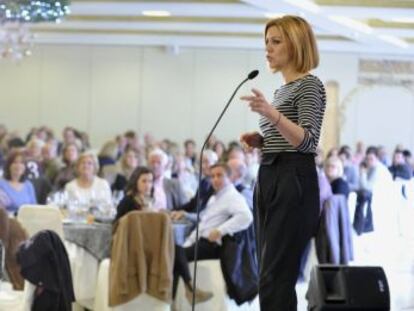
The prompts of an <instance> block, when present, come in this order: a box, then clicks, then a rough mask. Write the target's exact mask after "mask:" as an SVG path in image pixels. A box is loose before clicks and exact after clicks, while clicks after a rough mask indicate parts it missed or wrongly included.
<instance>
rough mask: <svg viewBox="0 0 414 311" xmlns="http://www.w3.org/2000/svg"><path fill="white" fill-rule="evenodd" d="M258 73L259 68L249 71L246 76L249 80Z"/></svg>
mask: <svg viewBox="0 0 414 311" xmlns="http://www.w3.org/2000/svg"><path fill="white" fill-rule="evenodd" d="M258 74H259V70H253V71H252V72H251V73H249V75H248V76H247V78H248V79H249V80H253V79H254V78H256V77H257V75H258Z"/></svg>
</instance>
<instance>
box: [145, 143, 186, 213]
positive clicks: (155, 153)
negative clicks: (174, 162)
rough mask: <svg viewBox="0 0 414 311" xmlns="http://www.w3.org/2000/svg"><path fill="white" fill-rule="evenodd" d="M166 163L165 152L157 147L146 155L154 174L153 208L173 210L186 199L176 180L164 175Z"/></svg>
mask: <svg viewBox="0 0 414 311" xmlns="http://www.w3.org/2000/svg"><path fill="white" fill-rule="evenodd" d="M167 165H168V156H167V154H166V153H165V152H164V151H162V150H161V149H159V148H155V149H153V150H152V151H151V152H150V153H149V155H148V166H149V168H150V169H151V170H152V172H153V174H154V204H153V209H154V210H157V211H161V210H173V209H177V208H178V207H179V206H181V205H183V204H185V203H186V202H187V199H186V197H185V194H184V191H183V189H182V187H181V185H180V183H179V182H178V181H177V180H173V179H171V178H167V177H165V175H166V169H167Z"/></svg>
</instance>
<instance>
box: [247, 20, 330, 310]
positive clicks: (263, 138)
mask: <svg viewBox="0 0 414 311" xmlns="http://www.w3.org/2000/svg"><path fill="white" fill-rule="evenodd" d="M264 37H265V38H264V39H265V45H266V59H267V61H268V65H269V67H270V69H271V71H273V72H274V73H276V72H280V73H281V74H282V76H283V80H284V84H283V85H282V86H280V87H279V88H278V89H277V90H276V91H275V93H274V98H273V100H272V102H269V101H267V99H266V98H265V97H264V95H263V94H262V92H261V91H259V90H258V89H252V94H251V95H248V96H243V97H242V98H241V99H242V100H245V101H246V102H247V103H248V104H249V107H250V109H251V110H252V111H253V112H256V113H258V114H259V115H260V117H261V118H260V122H259V125H260V129H261V132H262V134H260V133H258V132H251V133H245V134H243V135H242V136H241V141H242V143H243V144H244V145H245V147H247V148H248V149H251V148H260V149H261V151H262V154H263V155H262V160H261V165H260V168H259V172H258V180H257V184H256V194H257V196H256V208H255V210H256V226H255V227H256V234H257V235H258V239H257V240H258V245H257V249H258V258H259V260H260V265H259V266H260V282H259V298H260V309H261V310H262V311H266V310H269V311H270V310H271V311H273V310H284V311H288V310H289V311H291V310H296V309H297V299H296V292H295V284H296V280H297V279H298V274H299V267H300V259H301V256H302V253H303V251H304V249H305V247H306V245H307V244H308V242H309V240H310V238H311V237H312V235H313V234H314V233H315V231H316V228H317V225H318V218H319V187H318V176H317V173H316V168H315V159H314V156H315V153H316V146H317V145H318V141H319V136H320V129H321V126H322V120H323V116H324V112H325V105H326V95H325V88H324V86H323V83H322V82H321V81H320V80H319V79H318V78H317V77H316V76H314V75H313V74H311V73H310V70H312V69H314V68H316V67H317V66H318V63H319V54H318V49H317V46H316V39H315V36H314V34H313V31H312V29H311V27H310V25H309V24H308V22H306V21H305V20H304V19H303V18H301V17H299V16H289V15H285V16H283V17H280V18H275V19H272V20H270V21H269V22H268V23H267V24H266V27H265V33H264Z"/></svg>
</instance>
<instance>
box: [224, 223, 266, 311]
mask: <svg viewBox="0 0 414 311" xmlns="http://www.w3.org/2000/svg"><path fill="white" fill-rule="evenodd" d="M220 265H221V270H222V272H223V277H224V280H225V282H226V286H227V294H228V295H229V297H230V298H231V299H234V301H236V303H237V304H238V305H241V304H243V303H245V302H246V301H252V300H253V299H254V298H255V297H256V296H257V293H258V284H259V273H258V272H259V270H258V264H257V259H256V240H255V238H254V229H253V226H250V227H249V228H247V229H246V230H243V231H240V232H238V233H236V234H234V235H233V236H229V235H226V236H224V237H223V245H222V247H221V253H220Z"/></svg>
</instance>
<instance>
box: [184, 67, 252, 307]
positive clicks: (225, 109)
mask: <svg viewBox="0 0 414 311" xmlns="http://www.w3.org/2000/svg"><path fill="white" fill-rule="evenodd" d="M258 74H259V71H258V70H254V71H252V72H251V73H249V75H248V76H247V78H246V79H244V80H243V81H242V82H241V83H240V84H239V85H238V86H237V87H236V89H235V90H234V92H233V94H231V96H230V99H229V101H228V102H227V104H226V106H225V107H224V109H223V111H222V112H221V114H220V116H219V117H218V119H217V121H216V123H215V124H214V126H213V128H212V129H211V131H210V133H208V135H207V138H206V139H205V141H204V143H203V146H202V147H201V151H200V159H199V161H200V162H199V163H200V167H199V171H198V191H197V200H196V213H197V222H196V241H195V247H194V272H193V298H192V305H191V310H192V311H194V310H195V292H196V284H197V283H196V282H197V259H198V225H199V221H200V186H201V174H202V161H203V152H204V149H205V148H206V146H207V143H208V141H209V139H210V137H211V135H213V132H214V130H215V129H216V127H217V125H218V124H219V123H220V121H221V119H222V117H223V115H224V113H225V112H226V111H227V108H229V106H230V103H231V101H232V100H233V98H234V96H235V95H236V93H237V91H238V90H239V89H240V87H241V86H242V85H243V84H244V83H246V82H247V80H252V79H254V78H255V77H256V76H257V75H258Z"/></svg>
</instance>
